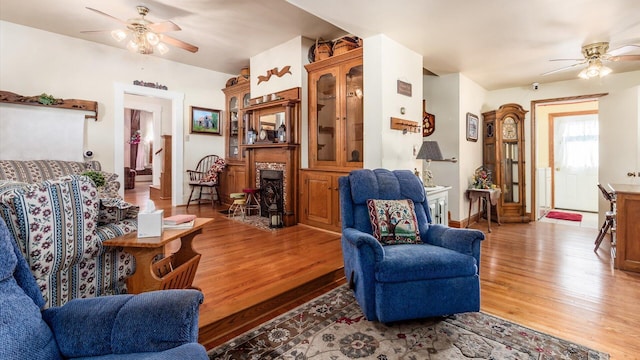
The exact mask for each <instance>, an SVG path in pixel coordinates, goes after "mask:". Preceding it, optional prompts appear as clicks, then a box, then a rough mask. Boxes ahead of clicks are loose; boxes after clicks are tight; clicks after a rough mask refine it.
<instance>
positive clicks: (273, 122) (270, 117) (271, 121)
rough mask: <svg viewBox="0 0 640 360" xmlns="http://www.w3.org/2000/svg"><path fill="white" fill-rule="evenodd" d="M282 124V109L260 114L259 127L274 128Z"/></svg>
mask: <svg viewBox="0 0 640 360" xmlns="http://www.w3.org/2000/svg"><path fill="white" fill-rule="evenodd" d="M283 124H284V111H280V112H277V113H269V114H261V115H260V124H259V126H258V128H259V129H265V130H276V129H278V128H279V127H280V125H283Z"/></svg>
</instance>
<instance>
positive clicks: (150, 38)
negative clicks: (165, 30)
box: [144, 31, 160, 46]
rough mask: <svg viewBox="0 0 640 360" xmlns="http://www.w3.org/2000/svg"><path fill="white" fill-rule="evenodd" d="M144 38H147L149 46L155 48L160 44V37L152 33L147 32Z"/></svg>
mask: <svg viewBox="0 0 640 360" xmlns="http://www.w3.org/2000/svg"><path fill="white" fill-rule="evenodd" d="M144 36H145V37H146V38H147V41H148V42H149V44H151V46H156V45H158V43H159V42H160V37H158V35H157V34H156V33H154V32H153V31H147V33H146V34H145V35H144Z"/></svg>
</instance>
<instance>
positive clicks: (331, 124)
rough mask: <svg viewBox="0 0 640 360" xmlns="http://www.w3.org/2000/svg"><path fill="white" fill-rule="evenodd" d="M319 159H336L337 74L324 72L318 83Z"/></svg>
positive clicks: (317, 132) (317, 130)
mask: <svg viewBox="0 0 640 360" xmlns="http://www.w3.org/2000/svg"><path fill="white" fill-rule="evenodd" d="M315 90H316V96H317V99H316V100H317V101H316V104H317V105H316V119H317V126H316V129H315V131H316V139H317V154H318V155H317V160H318V161H332V162H333V161H336V141H337V134H336V125H337V124H336V114H337V109H336V105H337V96H336V95H337V91H336V76H335V75H334V74H333V73H326V74H322V75H321V76H320V77H319V78H318V81H317V83H316V89H315Z"/></svg>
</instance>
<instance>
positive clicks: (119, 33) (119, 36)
mask: <svg viewBox="0 0 640 360" xmlns="http://www.w3.org/2000/svg"><path fill="white" fill-rule="evenodd" d="M111 37H113V38H114V39H116V41H117V42H121V41H122V40H124V39H126V38H127V33H126V32H125V31H124V30H121V29H118V30H113V31H112V32H111Z"/></svg>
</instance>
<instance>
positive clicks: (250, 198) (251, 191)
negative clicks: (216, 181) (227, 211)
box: [242, 188, 262, 216]
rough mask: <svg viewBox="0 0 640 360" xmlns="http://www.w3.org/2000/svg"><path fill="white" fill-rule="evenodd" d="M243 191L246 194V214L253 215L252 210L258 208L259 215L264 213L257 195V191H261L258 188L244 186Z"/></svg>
mask: <svg viewBox="0 0 640 360" xmlns="http://www.w3.org/2000/svg"><path fill="white" fill-rule="evenodd" d="M242 192H243V193H244V194H245V195H246V199H247V201H246V203H245V205H244V207H245V211H246V214H247V215H249V216H251V210H258V215H262V211H261V209H260V202H258V198H257V197H256V193H259V192H260V189H258V188H244V189H242Z"/></svg>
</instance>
